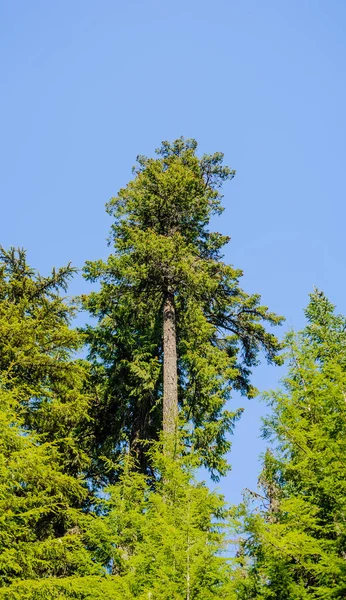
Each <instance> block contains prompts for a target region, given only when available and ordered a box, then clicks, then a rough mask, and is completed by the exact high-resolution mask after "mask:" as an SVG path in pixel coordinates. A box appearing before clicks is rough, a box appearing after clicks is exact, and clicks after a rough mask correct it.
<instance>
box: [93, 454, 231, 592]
mask: <svg viewBox="0 0 346 600" xmlns="http://www.w3.org/2000/svg"><path fill="white" fill-rule="evenodd" d="M150 454H151V457H150V463H151V464H152V466H153V468H154V469H155V472H156V484H155V488H153V487H152V486H151V485H150V484H149V483H148V480H147V478H146V476H145V475H144V474H142V473H140V472H138V470H137V469H136V468H135V464H134V462H133V459H131V458H130V457H126V458H125V461H124V463H123V466H122V469H121V475H120V478H119V481H118V482H117V483H116V484H114V485H113V486H111V487H109V488H108V490H107V491H108V493H109V500H108V501H107V503H106V504H107V515H106V517H105V519H104V525H105V527H104V530H103V538H102V536H101V535H100V552H101V555H100V556H99V557H98V558H99V560H100V561H103V562H106V561H107V560H108V562H109V564H110V565H111V569H112V574H113V577H114V579H113V582H114V586H115V589H116V590H119V593H120V590H121V597H122V598H124V599H126V600H127V599H128V600H131V599H132V598H138V599H141V600H148V599H151V600H172V599H175V600H192V599H194V600H212V599H213V598H225V599H226V598H227V599H228V600H234V599H235V596H234V593H233V592H232V589H231V561H230V559H229V557H228V558H227V552H226V551H227V550H229V547H228V526H229V522H230V515H229V512H228V510H227V509H226V507H225V503H224V500H223V498H222V497H221V496H220V495H219V494H217V493H215V492H210V491H209V490H208V488H207V487H206V486H205V485H204V484H203V483H197V482H196V480H195V479H194V471H195V468H196V467H195V465H194V464H193V459H192V458H191V457H190V458H188V457H182V456H181V454H180V455H177V454H176V455H174V456H173V455H172V454H171V453H167V452H163V451H162V449H160V446H159V445H155V446H154V448H152V450H151V452H150ZM195 462H196V461H195ZM222 552H223V553H222Z"/></svg>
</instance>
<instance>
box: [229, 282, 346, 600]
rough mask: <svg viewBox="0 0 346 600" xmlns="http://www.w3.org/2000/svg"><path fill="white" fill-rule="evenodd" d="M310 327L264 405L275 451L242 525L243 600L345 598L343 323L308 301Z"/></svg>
mask: <svg viewBox="0 0 346 600" xmlns="http://www.w3.org/2000/svg"><path fill="white" fill-rule="evenodd" d="M306 316H307V319H308V325H307V326H306V328H305V329H304V330H303V331H302V332H300V333H299V334H298V335H294V334H291V335H289V336H288V339H287V345H288V348H289V357H290V370H289V373H288V376H287V377H286V378H285V380H284V388H283V389H282V390H279V391H278V392H274V393H272V394H269V395H268V401H269V404H270V407H271V409H272V414H271V416H270V417H269V418H268V419H266V421H265V426H264V434H265V437H266V438H269V439H273V440H274V441H276V449H275V451H270V450H268V452H267V453H266V455H265V460H264V469H263V472H262V475H261V478H260V483H261V484H262V489H263V496H264V499H263V501H262V508H261V509H260V510H256V511H252V512H250V513H249V514H248V515H247V517H246V521H247V536H246V539H245V540H244V543H243V556H245V555H246V554H248V555H249V558H250V562H249V563H248V566H249V573H250V577H249V578H245V580H244V585H243V588H242V589H243V592H242V594H243V595H240V597H242V598H263V599H264V598H265V599H266V598H277V599H278V600H291V599H298V598H299V599H303V598H324V599H327V598H328V599H329V598H344V597H345V593H346V563H345V557H346V528H345V511H346V461H345V456H346V403H345V397H346V372H345V364H346V362H345V361H346V319H345V317H343V316H340V315H337V314H335V312H334V307H333V305H332V304H331V303H330V302H329V301H328V299H327V298H326V297H325V296H324V294H323V293H321V292H319V291H317V290H316V291H315V292H314V293H313V294H311V299H310V303H309V305H308V307H307V310H306Z"/></svg>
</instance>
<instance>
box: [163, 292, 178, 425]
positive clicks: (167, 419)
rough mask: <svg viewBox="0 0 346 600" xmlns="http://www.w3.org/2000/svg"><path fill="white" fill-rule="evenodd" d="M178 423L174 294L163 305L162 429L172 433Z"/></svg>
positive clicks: (168, 296)
mask: <svg viewBox="0 0 346 600" xmlns="http://www.w3.org/2000/svg"><path fill="white" fill-rule="evenodd" d="M177 423H178V371H177V334H176V321H175V306H174V296H173V294H171V293H169V294H167V296H166V299H165V302H164V306H163V431H164V433H170V434H174V433H175V432H176V429H177Z"/></svg>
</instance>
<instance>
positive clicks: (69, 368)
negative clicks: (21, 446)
mask: <svg viewBox="0 0 346 600" xmlns="http://www.w3.org/2000/svg"><path fill="white" fill-rule="evenodd" d="M74 271H75V270H74V269H73V268H71V267H70V266H69V265H68V266H67V267H65V268H61V269H59V270H55V269H53V271H52V273H51V275H49V276H48V277H42V276H41V275H39V274H38V273H36V272H35V271H34V270H33V269H32V268H30V267H29V266H28V264H27V261H26V255H25V252H24V251H23V250H18V251H16V250H15V249H14V248H12V249H10V250H9V251H6V250H4V249H3V248H1V247H0V374H1V375H2V374H6V388H7V389H8V390H12V389H15V390H16V398H17V401H18V402H19V401H20V405H19V404H18V406H17V408H18V410H19V408H20V416H21V418H23V424H24V426H25V428H27V429H28V430H32V431H35V432H37V433H39V434H41V435H44V439H45V441H54V442H55V443H56V444H57V445H58V446H59V452H60V456H61V458H62V463H63V467H64V470H65V472H69V473H70V474H73V475H76V476H77V475H79V474H80V473H81V472H82V471H84V470H85V469H86V468H87V465H88V462H89V459H88V457H87V455H86V452H85V451H86V449H87V444H88V439H87V436H86V435H85V427H84V424H85V422H86V421H87V420H88V418H89V417H88V411H89V404H90V398H89V394H88V393H87V366H86V363H85V362H83V361H81V360H76V359H75V356H74V355H75V353H76V351H77V350H79V349H80V348H81V346H82V343H83V340H82V337H81V335H80V334H79V333H78V332H77V331H76V330H73V329H72V328H71V326H70V323H71V319H72V318H73V316H74V313H75V311H74V309H73V307H72V306H71V305H69V304H67V302H66V301H65V300H64V299H63V298H62V297H61V295H60V294H61V291H66V289H67V285H68V282H69V279H70V278H71V276H72V275H73V273H74Z"/></svg>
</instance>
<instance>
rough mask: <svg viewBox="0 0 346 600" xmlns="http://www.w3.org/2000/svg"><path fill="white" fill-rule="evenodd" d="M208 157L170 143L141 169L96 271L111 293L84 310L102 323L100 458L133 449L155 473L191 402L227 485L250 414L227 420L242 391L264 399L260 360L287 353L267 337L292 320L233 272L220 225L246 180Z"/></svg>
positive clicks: (97, 411) (202, 451) (186, 420)
mask: <svg viewBox="0 0 346 600" xmlns="http://www.w3.org/2000/svg"><path fill="white" fill-rule="evenodd" d="M196 152H197V143H196V142H195V140H186V141H185V140H184V139H183V138H180V139H178V140H176V141H175V142H173V143H172V144H170V143H168V142H164V143H163V144H162V146H161V148H160V149H159V150H157V155H158V156H157V158H146V157H144V156H139V157H138V158H137V166H136V167H135V168H134V179H133V180H132V181H130V182H129V183H128V185H127V186H126V187H125V188H123V189H121V190H120V191H119V194H118V196H117V197H116V198H113V199H112V200H111V201H110V202H109V203H108V205H107V210H108V212H109V214H110V215H111V216H112V217H113V219H114V223H113V226H112V231H111V237H110V243H111V244H112V245H113V248H114V250H113V253H112V254H111V255H110V256H109V258H108V260H107V261H106V262H103V261H96V262H88V263H87V264H86V267H85V276H86V278H87V279H88V280H90V281H94V282H95V281H96V282H99V284H100V291H99V292H93V293H91V294H90V296H88V297H85V298H84V308H86V309H88V310H89V311H90V314H91V315H92V316H93V317H95V318H96V319H97V324H96V325H95V326H90V327H88V328H87V339H88V342H89V347H90V354H89V358H90V360H91V361H92V362H93V365H94V376H95V385H96V387H97V390H98V391H97V397H98V402H97V403H95V405H94V413H93V416H94V423H95V424H96V427H95V428H94V430H93V431H94V433H95V439H96V449H97V452H98V453H100V452H103V454H104V455H105V456H108V457H112V456H113V457H116V456H117V455H118V454H119V452H121V450H122V448H123V447H124V445H129V446H130V448H131V449H133V450H134V451H136V452H137V456H138V459H139V463H140V467H141V469H142V470H143V471H146V469H147V460H146V453H145V443H144V442H145V440H152V439H157V438H158V435H159V433H160V431H161V430H162V428H164V429H165V428H166V430H168V429H171V430H172V423H173V426H174V420H175V419H176V416H175V415H176V414H177V409H178V402H179V407H180V422H181V423H182V424H183V427H184V431H185V448H186V450H188V449H190V450H192V451H193V452H195V453H197V454H198V456H199V458H200V462H201V464H203V465H204V466H206V467H207V468H208V469H209V470H210V471H211V474H212V476H213V477H215V478H217V477H218V476H219V475H220V474H224V473H225V472H226V471H227V468H228V467H227V463H226V460H225V458H224V455H225V453H226V452H227V451H228V450H229V448H230V443H229V439H228V434H229V432H231V431H232V429H233V425H234V423H235V421H236V419H237V418H238V417H239V414H240V412H239V411H233V412H232V411H230V410H228V409H227V408H226V403H227V401H228V400H229V398H230V395H231V390H232V389H237V390H240V391H241V393H243V394H246V395H248V396H253V395H254V394H255V393H256V390H255V389H254V388H253V386H252V384H251V381H250V375H251V367H253V366H254V365H256V364H257V362H258V354H259V351H260V350H262V351H263V352H264V354H265V356H266V357H267V359H268V361H269V362H275V361H276V360H277V353H278V350H279V344H278V342H277V339H276V338H275V336H274V335H273V334H271V333H268V332H267V331H266V329H265V325H266V324H267V323H268V324H270V325H276V324H278V323H280V322H281V321H282V318H281V317H278V316H277V315H275V314H273V313H271V312H269V311H268V309H267V308H266V307H264V306H261V305H260V297H259V296H258V295H257V294H255V295H252V296H249V295H248V294H246V293H245V292H244V291H243V290H242V288H241V287H240V284H239V279H240V277H241V275H242V273H241V271H240V270H237V269H234V268H233V267H231V266H229V265H227V264H225V263H224V262H223V261H222V248H223V246H224V245H225V244H226V243H227V242H228V238H227V237H226V236H223V235H221V234H220V233H214V232H210V231H209V230H208V224H209V221H210V218H211V216H212V215H215V214H216V215H219V214H221V212H222V210H223V209H222V206H221V199H222V196H221V193H220V188H221V186H222V184H223V183H224V182H225V181H226V180H229V179H232V178H233V176H234V172H233V171H231V170H230V169H229V168H228V167H226V166H224V165H223V155H222V154H220V153H215V154H212V155H204V156H202V157H199V156H198V155H197V153H196ZM167 315H168V317H167ZM167 318H168V319H169V320H170V329H169V330H167V329H165V326H166V325H167V323H166V321H167ZM164 342H165V343H166V348H165V347H164ZM165 373H166V380H165ZM165 381H166V383H165ZM167 381H168V382H169V385H168V383H167ZM165 415H166V417H165ZM167 415H168V416H167ZM97 452H95V454H97Z"/></svg>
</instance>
